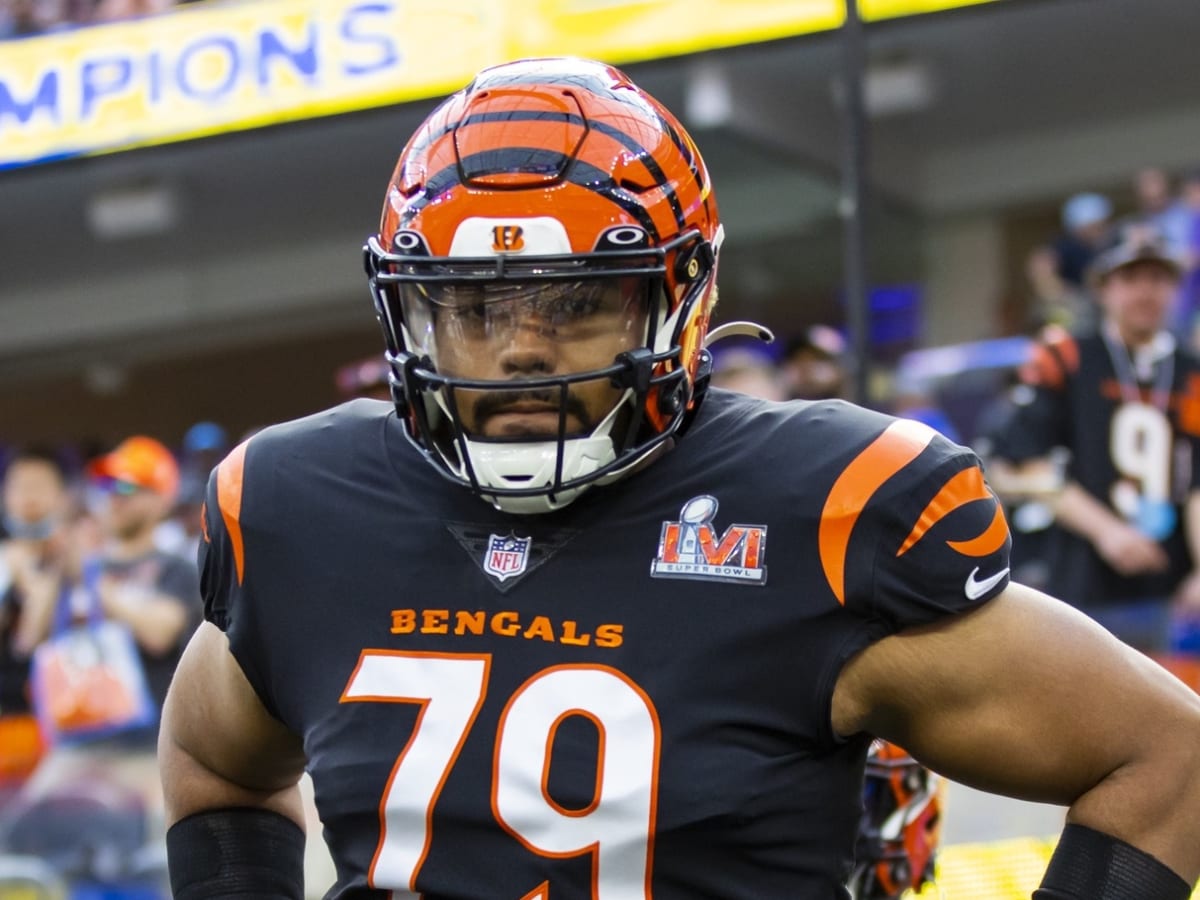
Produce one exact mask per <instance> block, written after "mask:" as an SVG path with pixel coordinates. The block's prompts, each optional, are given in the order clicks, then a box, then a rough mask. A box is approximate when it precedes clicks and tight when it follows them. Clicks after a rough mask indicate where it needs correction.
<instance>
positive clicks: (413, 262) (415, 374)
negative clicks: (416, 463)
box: [365, 59, 722, 513]
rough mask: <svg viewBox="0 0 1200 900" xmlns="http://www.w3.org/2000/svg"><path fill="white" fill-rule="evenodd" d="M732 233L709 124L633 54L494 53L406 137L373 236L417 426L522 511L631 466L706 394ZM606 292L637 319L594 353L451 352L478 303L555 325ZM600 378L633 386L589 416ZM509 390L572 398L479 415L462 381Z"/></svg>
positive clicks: (395, 363) (387, 317)
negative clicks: (526, 421)
mask: <svg viewBox="0 0 1200 900" xmlns="http://www.w3.org/2000/svg"><path fill="white" fill-rule="evenodd" d="M721 235H722V230H721V225H720V221H719V218H718V215H717V207H716V201H715V199H714V197H713V191H712V185H711V182H710V180H709V176H708V172H707V170H706V169H705V166H704V162H703V161H702V160H701V158H700V154H699V152H698V151H697V149H696V146H695V144H694V143H693V142H692V139H691V138H690V137H689V136H688V134H687V133H686V132H685V131H684V129H683V127H682V126H681V125H680V124H679V122H678V121H677V120H676V119H675V117H674V116H673V115H672V114H671V113H670V112H669V111H668V110H667V109H666V108H665V107H663V106H662V105H661V104H660V103H659V102H658V101H656V100H655V99H654V98H653V97H651V96H649V95H648V94H647V93H646V92H645V91H643V90H641V89H640V88H638V87H637V86H636V85H635V84H634V83H633V82H631V81H630V80H629V78H628V77H627V76H626V75H625V74H623V73H622V72H620V71H618V70H617V69H614V68H612V67H610V66H607V65H604V64H602V63H598V62H593V61H590V60H582V59H534V60H522V61H518V62H512V63H507V64H504V65H499V66H495V67H492V68H489V69H485V70H483V71H482V72H480V73H479V74H478V75H477V76H476V78H475V79H474V80H473V81H472V82H471V83H470V84H469V85H468V86H467V87H466V88H464V89H463V90H461V91H459V92H458V93H456V94H454V95H453V96H451V97H450V98H448V99H447V100H446V101H445V102H444V103H442V104H441V105H440V106H439V107H438V108H437V109H436V110H435V111H434V112H433V113H432V114H431V115H430V116H429V117H428V118H427V119H426V120H425V122H424V123H423V124H422V125H421V126H420V127H419V128H418V130H417V131H416V133H415V134H414V135H413V136H412V138H411V139H410V140H409V142H408V145H407V146H406V147H405V149H404V152H403V153H402V155H401V156H400V160H399V162H398V163H397V165H396V169H395V172H394V174H393V175H392V179H391V182H390V184H389V186H388V191H387V197H386V200H385V202H384V206H383V215H382V220H381V222H380V228H379V233H378V234H377V235H375V236H374V237H372V238H371V239H370V240H369V241H368V243H367V246H366V248H365V259H366V267H367V273H368V276H369V278H370V282H371V287H372V293H373V295H374V299H375V304H376V311H377V313H378V316H379V320H380V324H381V325H382V327H383V331H384V335H385V339H386V341H387V352H388V360H389V362H390V364H391V370H392V389H393V396H394V398H395V400H396V402H397V405H398V407H399V408H400V411H401V414H402V416H403V417H404V419H405V421H406V423H407V426H408V432H409V437H410V438H411V439H412V440H413V441H414V442H415V443H416V444H417V446H418V447H419V448H420V449H421V450H422V452H423V453H424V454H425V455H426V457H427V458H428V459H429V460H430V461H431V462H432V463H434V465H435V466H437V468H438V469H439V471H441V472H442V473H443V474H444V475H446V476H448V477H449V478H451V479H452V480H454V481H457V482H459V483H462V484H465V485H467V486H469V487H470V488H472V489H473V490H474V491H475V492H476V493H478V494H480V495H481V496H483V497H484V498H485V499H487V500H489V501H490V502H492V503H493V504H495V505H496V506H498V507H499V508H501V509H505V510H508V511H512V512H520V513H525V512H543V511H549V510H552V509H556V508H559V507H561V506H563V505H565V504H566V503H569V502H570V501H571V500H572V499H574V497H575V496H577V495H578V493H579V492H580V490H582V489H583V488H585V487H586V486H588V485H591V484H594V483H597V482H604V481H606V480H612V479H614V478H617V477H620V475H621V474H622V473H623V472H624V471H626V470H627V469H628V468H629V467H630V466H631V465H632V464H633V463H635V462H637V461H638V460H639V459H641V458H643V457H644V456H645V455H646V454H647V453H649V452H650V451H651V450H653V449H654V448H655V447H657V446H658V445H659V444H661V443H662V442H664V441H665V440H666V439H667V438H669V437H670V436H671V435H673V434H677V433H680V432H681V430H682V429H683V427H684V426H685V424H686V423H687V421H688V420H689V419H690V417H691V415H692V414H694V412H695V409H696V407H697V405H698V403H699V401H700V398H701V396H702V393H703V387H704V382H705V380H706V379H705V375H704V372H705V364H706V361H707V355H706V354H705V353H704V352H703V346H704V338H705V334H706V332H707V329H708V322H709V316H710V314H711V311H712V306H713V304H714V302H715V299H716V294H715V279H716V265H717V250H718V248H719V246H720V242H721ZM606 304H607V305H609V306H612V307H613V309H614V310H617V308H618V307H619V310H618V311H619V314H614V316H613V317H612V319H611V321H612V323H614V327H619V328H620V329H621V330H622V333H623V334H631V335H632V334H635V335H636V337H635V338H631V339H630V340H629V342H627V343H623V344H617V345H615V346H616V349H615V351H614V353H613V354H611V355H610V358H606V359H602V360H599V361H597V362H595V363H593V364H592V365H590V366H589V367H587V368H585V369H583V370H581V371H575V370H572V369H570V368H565V367H557V366H556V365H554V364H549V363H546V362H545V361H539V363H538V365H537V366H529V367H528V370H526V371H517V370H516V369H515V368H514V370H513V371H512V372H511V373H509V374H503V375H502V374H498V373H497V372H489V373H487V374H485V375H482V376H481V375H480V374H479V373H480V371H481V370H480V369H479V368H477V367H472V366H465V365H462V364H461V362H460V363H459V364H455V363H454V362H452V361H451V360H452V359H454V358H456V356H455V354H454V353H453V352H451V350H450V348H449V347H448V346H447V344H448V343H449V342H452V341H454V340H456V339H459V338H461V337H462V335H463V334H464V330H463V329H464V328H465V327H466V326H464V325H463V324H462V322H463V320H464V319H465V318H466V317H467V316H468V315H469V316H470V317H471V321H472V322H473V323H475V324H474V326H472V327H475V328H477V329H478V330H480V332H481V333H482V331H483V330H484V329H492V330H489V331H488V332H487V333H488V334H495V333H496V330H495V329H499V328H501V327H502V325H501V324H500V323H501V319H502V317H501V315H500V311H504V313H505V314H506V315H507V316H508V317H509V318H508V320H507V322H508V324H506V325H503V327H510V328H511V327H513V326H512V325H511V321H513V320H516V319H519V318H520V317H521V316H536V317H538V318H539V321H540V322H542V324H539V326H538V327H539V328H541V329H543V333H544V334H546V335H548V336H549V337H550V338H551V339H555V338H561V337H562V334H563V333H564V332H566V331H567V330H568V328H569V327H572V326H569V325H568V324H566V323H568V322H575V321H577V320H578V319H579V318H580V317H583V316H588V315H591V314H592V311H593V310H595V309H596V308H601V307H605V305H606ZM468 310H469V312H468ZM596 321H599V320H596ZM605 321H607V320H605ZM452 323H453V324H455V327H451V324H452ZM545 323H549V324H545ZM560 325H561V327H560ZM456 328H457V330H456ZM481 346H483V345H481ZM457 358H460V359H461V355H460V356H459V357H457ZM589 383H590V384H592V385H599V384H605V385H612V386H613V387H614V388H616V389H617V390H615V391H614V392H613V396H614V399H613V405H612V408H611V409H610V410H608V411H607V412H606V413H605V414H604V415H601V416H595V417H592V418H587V417H581V418H582V419H583V420H584V427H582V428H580V427H578V425H579V421H578V420H571V422H570V423H568V417H569V415H571V414H572V410H578V409H579V407H578V404H575V405H572V404H573V398H572V395H573V394H574V393H576V392H583V391H585V390H586V389H587V385H588V384H589ZM505 392H509V394H511V395H512V396H516V394H517V393H518V392H519V393H520V396H521V397H522V398H525V400H523V401H522V402H526V403H527V405H526V407H522V408H523V409H524V408H527V407H528V405H529V404H530V403H532V404H534V406H535V407H536V408H539V409H541V408H544V409H546V410H550V409H554V410H556V411H557V415H558V420H557V428H544V429H542V431H541V432H539V433H532V434H520V433H518V434H515V435H511V436H505V437H503V439H500V438H497V436H496V435H494V434H491V435H489V434H483V433H481V432H477V433H473V432H472V424H471V421H470V420H471V415H470V411H469V410H468V409H467V408H466V404H467V402H468V401H467V400H466V399H464V398H468V397H470V396H472V395H473V394H479V395H484V394H486V395H488V396H489V398H494V397H500V398H501V399H499V400H495V399H492V400H490V401H489V402H491V403H492V406H493V407H496V406H497V405H501V406H502V405H503V403H504V402H505V401H504V400H503V397H504V396H505ZM528 398H534V399H533V400H529V399H528ZM538 398H540V399H538ZM538 403H542V404H544V407H537V406H536V404H538Z"/></svg>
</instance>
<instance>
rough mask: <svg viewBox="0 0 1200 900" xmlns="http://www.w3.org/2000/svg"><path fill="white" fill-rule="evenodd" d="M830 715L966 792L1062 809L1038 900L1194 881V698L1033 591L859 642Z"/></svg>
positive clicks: (1135, 894)
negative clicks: (1064, 814) (1059, 833)
mask: <svg viewBox="0 0 1200 900" xmlns="http://www.w3.org/2000/svg"><path fill="white" fill-rule="evenodd" d="M832 715H833V725H834V728H835V729H836V731H837V732H838V733H839V734H842V735H850V734H854V733H857V732H860V731H866V732H869V733H871V734H877V735H879V736H881V737H884V738H887V739H888V740H891V741H894V742H896V743H898V744H900V745H901V746H903V747H905V748H906V749H907V750H909V752H911V753H912V754H913V755H914V756H915V757H916V758H917V759H919V760H921V761H922V762H923V763H925V764H926V765H928V766H929V767H930V768H932V769H934V770H936V771H938V772H941V773H943V774H945V775H947V776H949V777H950V778H953V779H955V780H958V781H961V782H963V783H965V784H969V785H973V786H976V787H978V788H981V789H983V790H988V791H993V792H996V793H1002V794H1007V795H1010V796H1015V797H1021V798H1025V799H1029V800H1037V801H1042V802H1049V803H1058V804H1063V805H1068V806H1069V807H1070V810H1069V813H1068V827H1067V830H1066V831H1065V832H1064V835H1063V838H1062V840H1060V842H1059V847H1058V849H1057V850H1056V852H1055V857H1054V860H1053V861H1052V862H1051V866H1050V869H1049V870H1048V872H1047V878H1046V881H1044V882H1043V888H1042V890H1041V891H1039V893H1038V894H1036V895H1035V896H1037V897H1039V898H1043V897H1044V898H1046V900H1053V898H1080V900H1083V898H1087V900H1117V898H1121V900H1125V898H1129V900H1132V898H1162V900H1174V898H1180V900H1184V898H1186V897H1187V896H1188V894H1189V893H1190V891H1189V888H1188V885H1187V884H1186V883H1185V882H1188V883H1191V882H1194V881H1195V880H1196V878H1197V877H1198V876H1200V697H1197V695H1195V694H1194V693H1193V692H1192V691H1190V690H1189V689H1187V688H1186V687H1185V686H1184V685H1183V684H1182V683H1181V682H1179V681H1177V680H1176V679H1175V678H1173V677H1171V676H1170V675H1168V674H1167V673H1166V672H1165V671H1163V670H1162V669H1161V668H1159V667H1158V666H1157V665H1156V664H1155V663H1153V662H1151V661H1150V660H1149V659H1147V658H1145V657H1143V656H1142V655H1141V654H1139V653H1137V652H1135V651H1133V650H1131V649H1130V648H1128V647H1126V646H1125V645H1124V644H1121V643H1120V642H1119V641H1117V640H1116V639H1115V638H1113V637H1112V636H1111V635H1109V634H1108V632H1106V631H1105V630H1104V629H1102V628H1101V627H1100V626H1098V625H1096V624H1095V623H1093V622H1092V621H1091V620H1089V619H1088V618H1086V617H1085V616H1084V615H1082V614H1080V613H1078V612H1077V611H1075V610H1073V609H1071V608H1070V607H1068V606H1067V605H1066V604H1063V603H1060V602H1058V601H1056V600H1054V599H1052V598H1049V597H1046V596H1045V595H1043V594H1039V593H1038V592H1036V591H1034V590H1032V589H1030V588H1026V587H1023V586H1020V585H1009V586H1008V587H1007V588H1006V589H1005V590H1004V591H1003V593H1002V594H1001V595H1000V596H999V597H997V598H996V599H994V600H992V601H990V602H988V603H986V604H984V605H983V606H982V607H981V608H979V609H977V610H974V611H972V612H969V613H966V614H963V615H961V616H957V617H952V618H950V619H946V620H942V621H941V622H939V623H937V624H934V625H926V626H921V627H918V628H913V629H909V630H906V631H902V632H900V633H898V634H896V635H893V636H891V637H888V638H885V639H883V640H882V641H880V642H878V643H876V644H873V645H871V646H870V647H868V648H867V649H866V650H864V651H862V652H861V653H860V654H859V655H857V656H856V657H854V658H853V659H852V660H851V661H850V662H849V663H848V664H847V665H846V667H845V668H844V670H843V672H842V674H841V676H840V679H839V681H838V684H837V687H836V690H835V692H834V697H833V706H832ZM1081 826H1082V827H1081Z"/></svg>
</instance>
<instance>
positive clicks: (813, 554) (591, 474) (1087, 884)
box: [160, 59, 1200, 900]
mask: <svg viewBox="0 0 1200 900" xmlns="http://www.w3.org/2000/svg"><path fill="white" fill-rule="evenodd" d="M722 237H723V234H722V229H721V225H720V219H719V217H718V213H717V205H716V200H715V195H714V191H713V185H712V182H711V180H710V178H709V174H708V172H707V170H706V169H705V166H704V163H703V161H702V159H701V157H700V154H699V152H698V150H697V148H696V146H695V144H694V143H693V142H692V140H691V138H690V137H689V136H688V135H687V133H686V132H685V131H684V130H683V128H682V127H681V126H680V124H679V122H678V121H676V119H675V118H674V117H673V116H672V115H671V114H670V113H669V112H668V111H667V110H666V109H664V108H663V107H662V106H661V105H660V104H659V103H658V102H656V101H655V100H654V99H653V98H651V97H650V96H649V95H647V94H646V93H645V92H644V91H642V90H640V89H639V88H638V87H637V86H636V85H634V84H633V83H631V82H630V81H629V79H628V78H627V77H626V76H625V75H624V74H622V73H621V72H619V71H617V70H615V69H613V68H610V67H608V66H605V65H602V64H599V63H594V62H590V61H585V60H572V59H549V60H527V61H520V62H514V63H509V64H505V65H501V66H498V67H494V68H491V69H487V70H484V71H483V72H481V73H479V75H478V76H477V77H476V78H475V80H474V81H472V83H471V84H470V85H469V86H467V87H466V88H465V89H464V90H462V91H460V92H459V93H457V94H455V95H453V96H452V97H450V98H449V99H448V100H446V101H445V103H443V104H442V105H441V106H440V107H439V108H438V109H437V110H436V111H435V112H433V113H432V115H430V117H429V118H428V119H427V120H426V121H425V123H424V124H423V125H422V126H421V127H420V129H419V130H418V131H417V132H416V133H415V134H414V135H413V136H412V138H411V139H410V140H409V142H408V145H407V146H406V147H405V148H404V151H403V153H402V154H401V156H400V160H399V163H398V165H397V166H396V169H395V172H394V174H393V176H392V179H391V181H390V183H389V185H388V188H387V194H386V198H385V201H384V207H383V215H382V221H381V224H380V229H379V231H378V233H377V234H376V235H375V236H373V237H372V238H370V239H369V240H368V242H367V246H366V250H365V261H366V268H367V273H368V277H369V283H370V286H371V291H372V295H373V298H374V302H375V308H376V312H377V314H378V317H379V321H380V323H381V325H382V329H383V333H384V337H385V341H386V345H387V351H386V353H387V359H388V362H389V365H390V367H391V384H392V393H393V401H394V402H385V401H372V400H355V401H352V402H350V403H347V404H345V405H343V406H339V407H337V408H335V409H332V410H329V411H327V412H323V413H321V414H318V415H315V416H313V417H311V418H307V419H303V420H300V421H296V422H291V423H288V424H284V425H280V426H276V427H273V428H268V429H266V430H264V431H262V432H260V433H258V434H257V435H255V436H254V437H253V438H251V439H250V440H249V441H248V442H246V443H244V444H242V445H241V446H240V447H238V448H237V449H236V450H234V451H233V452H232V453H231V454H230V455H229V457H228V458H227V459H225V460H224V461H223V462H222V463H221V465H220V466H219V467H218V468H217V470H216V472H215V473H214V475H213V477H212V479H211V482H210V485H209V491H208V498H207V503H206V513H205V539H204V543H203V546H202V549H201V555H202V565H203V571H204V576H203V581H204V595H205V609H206V616H207V620H208V621H207V622H206V623H205V624H204V625H203V626H201V628H200V630H199V631H198V632H197V634H196V636H195V637H194V639H193V641H192V644H191V646H190V647H189V649H188V651H187V653H186V655H185V658H184V660H183V662H182V664H181V665H180V667H179V669H178V673H177V675H176V678H175V682H174V685H173V687H172V691H171V696H170V699H169V701H168V703H167V707H166V710H165V713H164V722H163V727H162V732H161V734H162V741H161V744H160V762H161V768H162V772H163V779H164V784H165V790H166V798H167V804H168V808H169V824H170V831H169V834H168V853H169V857H170V865H171V877H172V881H173V886H174V890H175V894H176V896H177V897H186V898H202V897H231V896H254V897H267V898H295V897H300V896H301V895H302V885H301V883H300V882H301V876H300V859H301V853H302V847H303V841H304V837H303V834H302V830H301V824H300V823H302V822H303V816H302V813H301V810H300V808H299V802H298V799H297V791H296V782H297V779H298V778H299V776H300V774H301V772H302V771H303V770H304V769H305V768H307V770H308V771H309V772H310V773H311V776H312V780H313V784H314V787H315V796H316V804H317V807H318V810H319V812H320V818H321V821H322V824H323V834H322V835H321V836H320V837H323V839H324V840H325V841H326V842H327V844H328V846H329V848H330V850H331V853H332V856H333V858H334V861H335V863H336V867H337V881H336V884H334V885H333V886H332V887H331V888H330V890H329V893H328V894H327V895H326V896H327V897H329V898H338V900H347V898H370V897H379V898H385V897H391V898H417V897H422V898H425V900H450V898H458V900H465V898H488V900H491V898H502V900H617V898H620V900H629V898H657V900H679V898H697V897H720V898H746V900H750V898H753V900H771V898H783V897H787V898H806V900H818V898H819V900H834V898H845V897H847V889H846V887H845V882H846V879H847V877H848V876H849V875H850V873H851V872H852V870H853V866H854V859H853V854H854V845H855V834H856V830H857V826H858V823H859V820H860V814H861V798H862V789H863V772H864V765H865V761H866V757H867V753H868V749H869V747H870V744H871V741H872V739H873V737H875V736H878V737H881V738H885V739H887V740H891V741H894V742H896V743H898V744H900V745H901V746H903V747H905V748H906V749H907V750H908V751H909V752H910V753H911V754H912V755H913V757H915V758H916V759H917V760H919V761H921V762H922V763H925V764H927V765H928V766H930V767H932V768H933V769H935V770H937V771H940V772H943V773H945V774H947V775H949V776H951V777H954V778H956V779H958V780H960V781H964V782H967V783H971V784H975V785H979V786H982V787H984V788H987V789H990V790H994V791H999V792H1004V793H1009V794H1015V795H1019V796H1023V797H1031V798H1037V799H1042V800H1046V801H1051V802H1057V803H1062V804H1069V805H1070V806H1071V812H1070V824H1069V825H1068V826H1067V829H1066V831H1065V832H1064V835H1063V838H1062V840H1061V842H1060V844H1059V849H1058V851H1057V854H1056V856H1055V859H1054V861H1053V862H1052V863H1051V866H1050V869H1049V870H1048V873H1047V875H1046V880H1045V883H1044V885H1043V887H1042V889H1041V890H1040V892H1039V897H1041V898H1046V900H1051V898H1087V900H1114V898H1133V897H1139V898H1145V897H1154V898H1163V900H1174V898H1180V900H1182V898H1184V897H1186V896H1187V894H1188V885H1189V883H1190V882H1192V881H1194V880H1195V879H1196V877H1197V875H1198V874H1200V832H1198V828H1200V824H1198V823H1200V766H1198V765H1197V764H1196V763H1197V756H1196V753H1197V750H1196V748H1197V747H1200V699H1198V698H1197V697H1196V696H1194V695H1193V694H1191V693H1190V692H1189V691H1186V690H1184V689H1183V688H1182V686H1181V685H1179V684H1178V683H1177V682H1175V681H1174V680H1173V679H1171V678H1170V677H1169V676H1167V675H1166V674H1165V673H1164V672H1162V671H1161V670H1159V669H1158V668H1157V667H1156V666H1155V665H1154V664H1153V663H1152V662H1150V661H1149V660H1147V659H1145V658H1144V657H1142V656H1141V655H1139V654H1136V653H1134V652H1132V651H1130V650H1128V649H1127V648H1126V647H1125V646H1124V645H1122V644H1120V643H1119V642H1117V641H1116V640H1114V639H1112V638H1110V637H1109V635H1108V634H1107V633H1106V632H1105V631H1104V630H1103V629H1101V628H1099V627H1098V626H1096V625H1094V624H1093V623H1092V622H1090V620H1088V619H1087V618H1086V617H1085V616H1083V615H1081V614H1080V613H1078V612H1076V611H1074V610H1072V609H1071V608H1070V607H1069V606H1067V605H1065V604H1062V603H1059V602H1057V601H1055V600H1052V599H1050V598H1048V597H1046V596H1043V595H1041V594H1038V593H1036V592H1034V591H1032V590H1029V589H1026V588H1023V587H1020V586H1018V585H1015V584H1010V583H1009V581H1008V547H1009V536H1008V529H1007V527H1006V525H1005V521H1004V518H1003V516H1002V514H1001V513H1000V511H999V506H998V505H997V502H996V499H995V497H994V496H993V495H992V493H991V491H990V490H989V489H988V487H987V485H986V484H985V483H984V480H983V476H982V473H981V470H980V468H979V465H978V462H977V460H976V459H975V457H974V456H973V455H972V454H971V453H970V452H969V451H968V450H966V449H964V448H962V447H959V446H957V445H954V444H952V443H950V442H948V441H947V440H945V439H943V438H941V437H940V436H938V435H937V434H935V433H934V432H933V431H932V430H930V429H928V428H926V427H924V426H922V425H919V424H917V423H915V422H911V421H904V420H896V419H892V418H889V417H887V416H884V415H881V414H877V413H874V412H869V411H867V410H864V409H860V408H857V407H855V406H852V405H849V404H847V403H844V402H841V401H836V400H832V401H817V402H794V403H788V404H784V403H774V402H769V401H761V400H755V399H750V398H746V397H742V396H739V395H736V394H733V393H729V392H724V391H720V390H717V389H712V390H708V389H707V388H708V385H707V381H708V374H709V365H710V357H709V356H708V353H707V352H706V351H705V349H704V344H705V341H706V338H708V337H711V336H710V335H708V323H709V317H710V315H711V313H712V307H713V303H714V302H715V296H716V295H715V290H716V271H717V259H718V253H719V249H720V245H721V241H722ZM320 837H318V836H316V835H311V836H309V839H310V840H317V839H320Z"/></svg>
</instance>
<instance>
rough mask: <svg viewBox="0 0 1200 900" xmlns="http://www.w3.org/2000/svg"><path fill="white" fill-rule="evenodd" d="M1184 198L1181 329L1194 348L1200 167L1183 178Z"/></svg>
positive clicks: (1199, 313)
mask: <svg viewBox="0 0 1200 900" xmlns="http://www.w3.org/2000/svg"><path fill="white" fill-rule="evenodd" d="M1181 200H1182V203H1183V208H1184V210H1185V211H1186V214H1187V228H1186V232H1185V234H1186V241H1185V244H1184V254H1183V257H1184V264H1185V266H1186V270H1185V272H1184V276H1183V285H1182V287H1181V288H1180V291H1179V325H1180V330H1181V332H1182V333H1183V335H1184V336H1185V338H1186V339H1187V341H1188V343H1189V345H1190V346H1191V347H1192V349H1193V350H1200V169H1194V170H1192V171H1191V172H1189V173H1188V174H1187V175H1186V176H1185V177H1184V179H1183V185H1182V187H1181Z"/></svg>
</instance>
